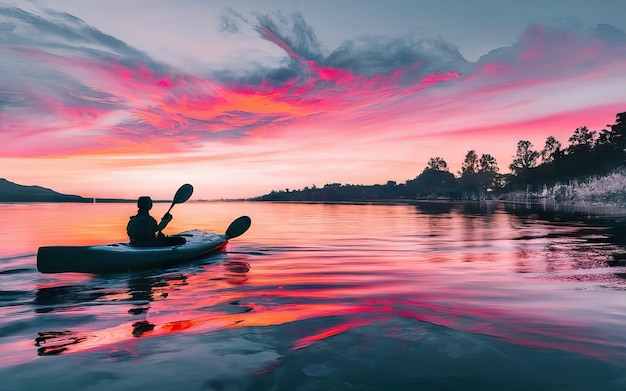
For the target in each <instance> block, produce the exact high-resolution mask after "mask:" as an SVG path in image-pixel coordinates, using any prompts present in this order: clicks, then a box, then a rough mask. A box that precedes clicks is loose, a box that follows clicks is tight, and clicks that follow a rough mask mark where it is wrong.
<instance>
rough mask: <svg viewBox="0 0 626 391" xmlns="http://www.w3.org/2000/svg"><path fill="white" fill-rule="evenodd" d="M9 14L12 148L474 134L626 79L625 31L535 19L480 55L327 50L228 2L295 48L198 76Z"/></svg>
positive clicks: (4, 101) (73, 28) (4, 41)
mask: <svg viewBox="0 0 626 391" xmlns="http://www.w3.org/2000/svg"><path fill="white" fill-rule="evenodd" d="M0 15H2V16H3V17H4V18H5V19H6V21H4V22H3V23H2V25H0V54H1V56H0V58H1V60H0V61H1V64H2V66H3V67H4V69H6V72H3V73H2V74H0V108H2V109H3V111H4V113H3V117H4V118H3V121H2V122H1V123H0V129H1V130H2V134H0V140H1V141H2V143H1V145H0V152H2V155H3V156H48V155H50V156H51V155H62V154H93V153H98V152H100V153H102V152H103V151H106V153H110V154H120V155H125V154H131V153H132V151H133V145H139V144H141V145H142V146H141V148H143V149H142V150H144V151H149V152H172V151H176V152H180V151H197V150H198V149H200V148H202V147H204V146H206V144H207V143H209V142H212V141H223V140H229V141H241V142H242V143H243V142H245V140H250V139H254V140H258V139H263V140H269V141H271V140H285V139H287V140H293V139H296V138H297V139H299V140H306V139H311V140H313V139H316V138H318V137H325V136H327V135H332V136H333V137H337V139H341V140H344V141H345V140H348V139H351V140H355V139H356V138H360V139H363V140H366V139H368V137H371V138H376V137H377V135H378V134H382V133H384V132H389V134H390V135H392V134H393V137H397V138H398V139H401V140H403V142H406V141H405V140H407V139H410V138H412V139H418V138H421V137H425V136H431V137H433V136H436V135H446V134H458V133H461V134H465V133H467V132H465V133H464V131H471V130H472V129H487V128H488V129H495V128H496V127H497V126H506V124H507V123H509V122H510V123H519V122H520V119H519V117H520V116H521V117H528V116H529V113H532V114H530V116H531V117H532V118H541V117H546V116H548V115H549V113H547V112H546V110H548V105H546V104H545V103H543V104H542V102H541V100H542V99H545V97H546V96H550V94H554V93H555V92H554V90H555V89H556V88H557V87H558V88H561V87H562V85H563V83H568V85H570V86H573V87H570V88H578V90H582V89H583V87H582V86H583V84H582V83H589V82H593V81H595V80H600V81H602V82H603V83H606V82H607V80H609V79H611V78H615V77H621V76H620V75H621V74H623V71H620V69H624V68H623V67H624V66H626V54H625V53H626V50H624V48H625V47H626V39H625V38H624V32H622V31H620V30H618V29H615V28H614V27H612V26H608V25H598V26H597V27H596V28H593V29H584V28H583V27H581V26H577V25H575V24H565V25H556V26H548V25H532V26H529V27H528V28H527V29H526V30H525V31H524V32H523V33H522V34H521V36H520V38H519V41H518V42H515V43H513V44H512V45H511V46H509V47H504V48H499V49H497V50H494V51H492V52H490V53H488V54H486V55H485V56H483V57H482V58H481V59H480V60H479V61H477V62H476V63H472V62H468V61H467V60H465V59H464V58H463V56H462V55H461V54H460V53H459V51H458V49H457V48H456V47H455V46H454V45H453V44H451V43H448V42H446V41H444V40H443V39H440V38H425V37H417V36H408V37H405V38H402V39H400V38H394V39H389V38H385V37H374V36H363V37H360V38H358V39H354V40H351V41H346V42H345V43H344V44H343V45H340V46H339V47H338V48H337V49H335V50H333V51H332V52H330V53H328V52H327V51H326V50H325V49H324V48H323V47H322V45H321V44H320V42H319V40H318V39H317V37H316V35H315V32H314V31H313V29H312V28H311V27H310V26H309V25H308V24H307V23H306V21H305V19H304V17H303V16H302V15H301V14H297V13H296V14H292V15H284V14H281V13H277V14H273V15H263V14H255V17H254V18H246V17H244V16H243V15H241V14H238V13H237V12H235V11H232V10H229V11H227V14H226V15H224V17H223V18H222V24H221V27H220V32H222V33H225V34H235V35H237V34H240V33H241V31H242V30H243V29H244V27H247V28H248V29H252V31H255V32H256V33H257V34H258V39H262V40H264V41H266V42H269V43H271V44H272V45H274V46H275V47H276V48H280V49H281V50H283V51H284V53H285V57H284V59H283V61H282V62H281V63H280V65H278V66H274V67H263V66H258V67H256V68H255V70H254V71H252V72H249V73H247V74H236V73H234V72H230V71H229V70H227V69H222V70H212V71H211V72H209V71H207V72H206V74H191V73H185V72H182V71H180V70H178V69H175V68H174V67H171V66H169V65H168V64H164V63H161V62H158V61H156V60H154V59H152V58H151V57H150V56H148V55H147V54H146V53H144V52H142V51H140V50H138V49H135V48H133V47H132V46H130V45H127V44H126V43H124V42H123V41H120V40H119V39H117V38H115V37H113V36H110V35H107V34H104V33H102V32H100V31H99V30H97V29H95V28H93V27H91V26H89V25H87V24H86V23H85V22H83V21H82V20H80V19H78V18H75V17H73V16H71V15H68V14H64V13H58V12H55V11H49V10H48V11H42V12H41V13H40V14H34V13H31V12H27V11H24V10H20V9H17V8H8V7H5V8H0ZM557 83H561V84H559V85H557ZM579 85H580V86H581V87H577V86H579ZM578 90H576V91H578ZM607 91H608V92H609V93H610V94H608V95H607V94H605V96H600V93H601V92H604V91H600V90H598V91H596V95H597V96H593V97H580V98H576V99H578V100H576V101H574V100H573V99H574V98H572V96H574V94H568V96H566V98H563V97H561V98H562V99H560V102H565V103H559V104H560V105H561V106H562V107H561V106H558V105H557V104H556V103H551V104H552V107H551V108H550V110H552V112H554V113H556V114H554V115H558V113H559V112H570V111H572V110H575V109H577V108H580V107H581V106H585V105H587V106H589V105H591V104H595V103H593V99H600V100H605V101H602V102H599V103H597V104H599V105H609V104H611V103H613V102H614V101H615V99H616V98H615V96H614V94H615V91H614V88H613V87H612V86H609V87H607ZM563 96H565V94H563ZM611 100H612V101H611ZM451 113H454V116H452V115H451ZM512 113H513V114H512ZM511 117H516V118H511ZM532 118H531V119H532ZM507 121H508V122H507ZM529 121H530V120H529ZM529 123H532V121H530V122H529ZM388 128H389V129H393V132H397V135H396V133H393V132H391V131H388V130H387V129H388ZM302 129H306V131H302ZM313 129H314V130H313ZM366 132H370V133H369V134H367V135H366ZM374 132H378V133H374ZM389 137H391V136H389ZM68 140H70V141H68ZM269 141H268V142H269Z"/></svg>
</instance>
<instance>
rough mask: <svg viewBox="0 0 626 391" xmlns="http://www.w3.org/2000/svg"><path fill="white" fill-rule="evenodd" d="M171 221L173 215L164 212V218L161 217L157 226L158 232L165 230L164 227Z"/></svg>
mask: <svg viewBox="0 0 626 391" xmlns="http://www.w3.org/2000/svg"><path fill="white" fill-rule="evenodd" d="M170 221H172V215H171V214H169V213H166V214H164V215H163V218H162V219H161V222H160V223H159V225H158V226H157V231H158V232H161V231H163V229H164V228H165V227H166V226H167V225H168V224H169V222H170Z"/></svg>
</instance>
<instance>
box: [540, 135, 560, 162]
mask: <svg viewBox="0 0 626 391" xmlns="http://www.w3.org/2000/svg"><path fill="white" fill-rule="evenodd" d="M560 151H561V142H560V141H559V140H557V139H556V138H554V136H548V138H547V139H546V144H545V146H544V147H543V149H542V150H541V163H542V164H544V163H550V162H551V161H553V160H554V158H555V154H557V153H558V152H560Z"/></svg>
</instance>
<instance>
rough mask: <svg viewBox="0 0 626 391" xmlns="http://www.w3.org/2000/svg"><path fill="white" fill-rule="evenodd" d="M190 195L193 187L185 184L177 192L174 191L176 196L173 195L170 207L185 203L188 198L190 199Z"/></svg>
mask: <svg viewBox="0 0 626 391" xmlns="http://www.w3.org/2000/svg"><path fill="white" fill-rule="evenodd" d="M192 193H193V186H191V185H190V184H189V183H185V184H184V185H182V186H181V187H180V188H179V189H178V191H176V194H175V195H174V199H173V200H172V205H173V204H182V203H183V202H185V201H187V200H188V199H189V197H191V194H192Z"/></svg>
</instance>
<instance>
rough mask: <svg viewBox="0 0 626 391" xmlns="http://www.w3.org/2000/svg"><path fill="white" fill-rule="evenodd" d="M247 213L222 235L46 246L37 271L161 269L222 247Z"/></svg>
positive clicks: (244, 221) (244, 222) (246, 221)
mask: <svg viewBox="0 0 626 391" xmlns="http://www.w3.org/2000/svg"><path fill="white" fill-rule="evenodd" d="M250 223H251V220H250V218H249V217H248V216H242V217H240V218H238V219H236V220H235V221H233V222H232V223H231V225H230V226H229V227H228V230H226V233H225V234H218V233H214V232H206V231H199V230H192V231H185V232H181V233H178V234H176V235H172V236H180V237H183V238H185V243H184V244H175V245H170V246H158V247H138V246H133V245H131V244H130V243H127V242H122V243H110V244H100V245H95V246H47V247H40V248H39V250H38V251H37V270H39V272H41V273H69V272H75V273H92V274H103V273H124V272H128V271H136V270H144V269H153V268H164V267H169V266H173V265H177V264H180V263H183V262H188V261H191V260H196V259H199V258H202V257H204V256H206V255H208V254H211V253H214V252H218V251H220V250H222V249H223V248H224V247H225V246H226V243H227V242H228V240H229V239H231V238H234V237H237V236H239V235H241V234H243V233H244V232H245V231H246V230H247V229H248V227H249V226H250Z"/></svg>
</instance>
